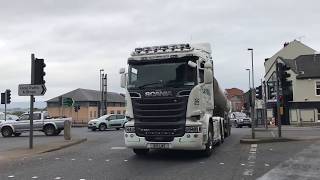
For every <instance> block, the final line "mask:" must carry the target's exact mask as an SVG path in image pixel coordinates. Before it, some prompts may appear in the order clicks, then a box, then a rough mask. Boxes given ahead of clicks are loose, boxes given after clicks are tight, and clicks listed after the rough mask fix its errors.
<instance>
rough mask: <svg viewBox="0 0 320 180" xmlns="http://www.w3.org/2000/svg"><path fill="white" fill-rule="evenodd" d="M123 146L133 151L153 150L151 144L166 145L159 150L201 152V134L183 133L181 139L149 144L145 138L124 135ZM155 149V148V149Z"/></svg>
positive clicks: (176, 138)
mask: <svg viewBox="0 0 320 180" xmlns="http://www.w3.org/2000/svg"><path fill="white" fill-rule="evenodd" d="M124 139H125V144H126V146H127V147H129V148H135V149H153V147H154V146H153V145H152V144H162V145H166V146H165V148H161V149H180V150H203V149H205V143H204V142H203V139H204V137H203V134H202V133H185V134H184V136H182V137H175V138H174V139H173V141H171V142H151V141H146V139H145V137H139V136H137V135H136V134H135V133H124ZM155 149H156V148H155Z"/></svg>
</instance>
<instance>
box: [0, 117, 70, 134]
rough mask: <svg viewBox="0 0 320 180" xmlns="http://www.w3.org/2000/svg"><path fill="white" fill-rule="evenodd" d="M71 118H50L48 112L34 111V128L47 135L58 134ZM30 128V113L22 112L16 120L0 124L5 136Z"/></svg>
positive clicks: (26, 130) (0, 129)
mask: <svg viewBox="0 0 320 180" xmlns="http://www.w3.org/2000/svg"><path fill="white" fill-rule="evenodd" d="M71 120H72V119H71V118H57V119H54V118H50V117H49V116H48V113H47V112H34V114H33V130H34V131H42V132H44V133H45V135H47V136H57V135H59V134H60V133H61V131H62V130H63V129H64V121H71ZM29 130H30V120H29V113H24V114H22V115H21V116H20V117H19V119H17V120H16V121H5V122H3V123H2V124H0V131H1V134H2V136H3V137H10V136H12V135H14V136H20V135H21V133H23V132H28V131H29Z"/></svg>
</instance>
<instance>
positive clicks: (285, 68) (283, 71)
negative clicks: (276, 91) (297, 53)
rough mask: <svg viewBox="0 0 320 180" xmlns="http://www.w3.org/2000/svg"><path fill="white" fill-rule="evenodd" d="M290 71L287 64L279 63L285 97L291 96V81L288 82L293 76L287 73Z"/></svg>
mask: <svg viewBox="0 0 320 180" xmlns="http://www.w3.org/2000/svg"><path fill="white" fill-rule="evenodd" d="M288 70H290V67H288V66H287V65H285V64H282V63H278V73H279V80H280V85H281V89H282V93H283V95H288V94H289V86H291V81H290V80H288V78H289V77H290V76H291V75H290V74H289V73H288V72H287V71H288Z"/></svg>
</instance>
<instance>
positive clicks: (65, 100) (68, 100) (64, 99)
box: [63, 98, 74, 107]
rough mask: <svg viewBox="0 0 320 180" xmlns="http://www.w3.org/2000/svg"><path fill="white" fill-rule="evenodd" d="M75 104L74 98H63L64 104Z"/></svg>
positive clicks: (69, 105)
mask: <svg viewBox="0 0 320 180" xmlns="http://www.w3.org/2000/svg"><path fill="white" fill-rule="evenodd" d="M73 104H74V100H73V99H72V98H63V105H64V106H68V107H71V106H73Z"/></svg>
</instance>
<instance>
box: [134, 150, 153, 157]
mask: <svg viewBox="0 0 320 180" xmlns="http://www.w3.org/2000/svg"><path fill="white" fill-rule="evenodd" d="M133 152H134V153H136V155H138V156H141V155H147V154H148V152H149V149H133Z"/></svg>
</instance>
